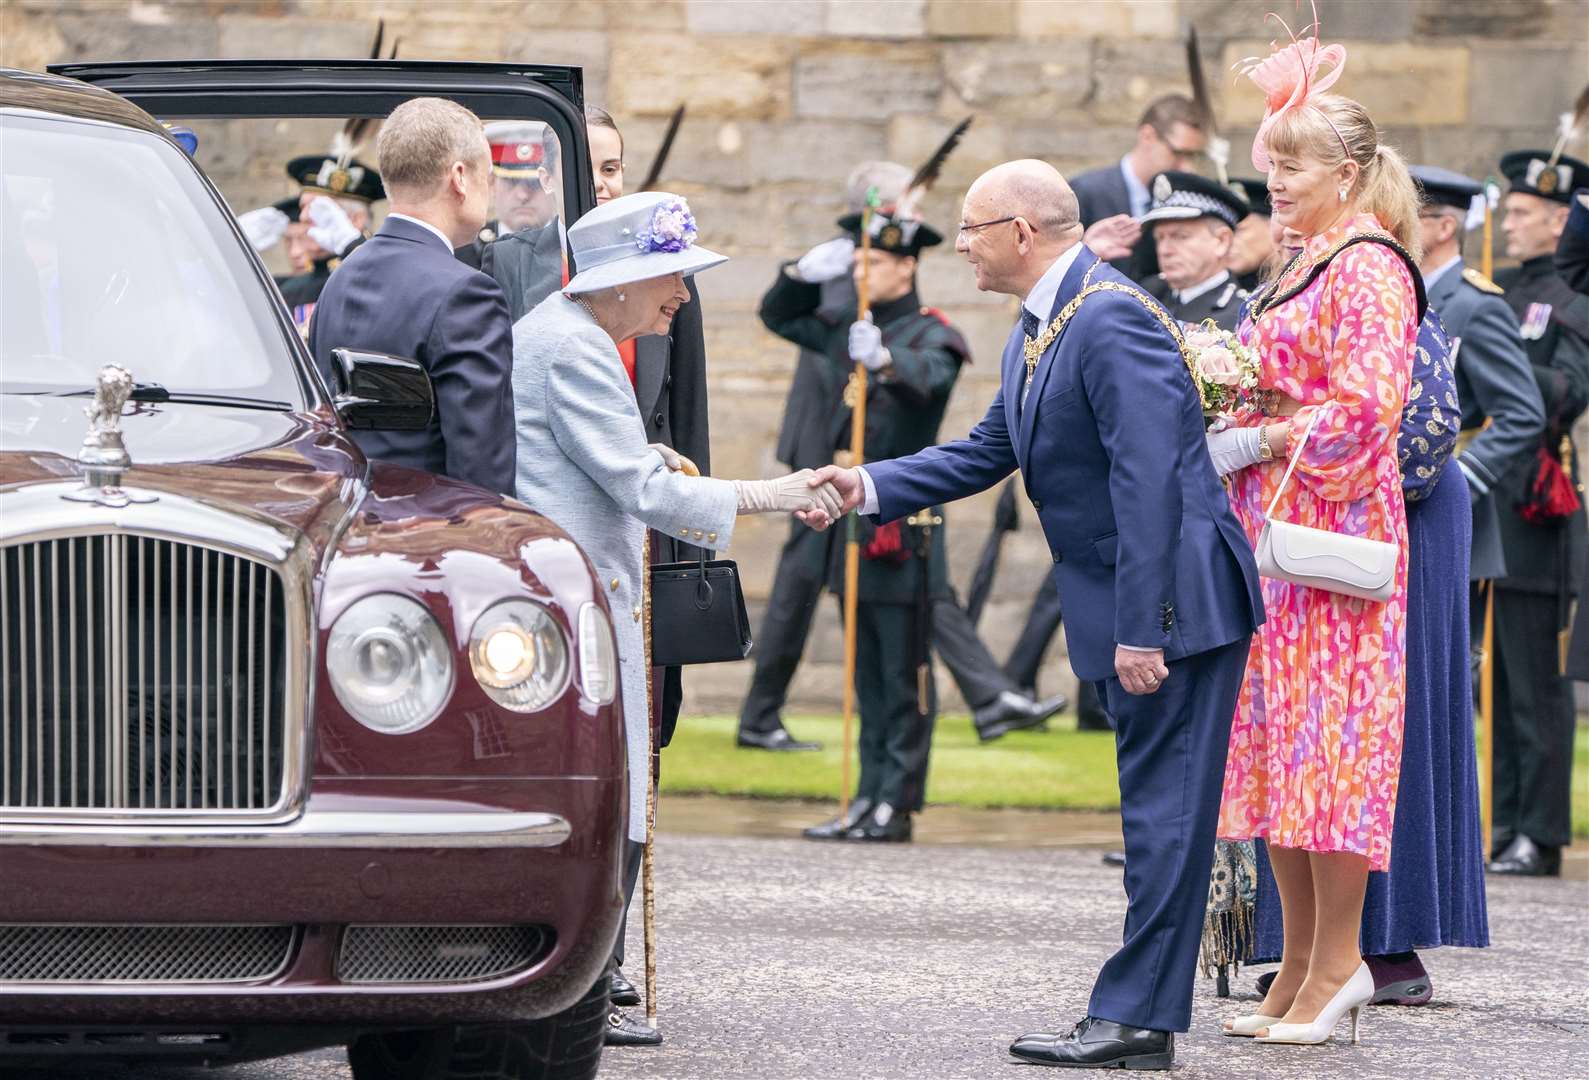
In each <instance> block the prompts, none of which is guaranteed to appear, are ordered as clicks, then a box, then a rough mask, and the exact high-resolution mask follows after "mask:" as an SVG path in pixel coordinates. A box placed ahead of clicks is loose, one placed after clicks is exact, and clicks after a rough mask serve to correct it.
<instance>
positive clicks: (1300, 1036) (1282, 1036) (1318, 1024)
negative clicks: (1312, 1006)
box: [1254, 964, 1374, 1046]
mask: <svg viewBox="0 0 1589 1080" xmlns="http://www.w3.org/2000/svg"><path fill="white" fill-rule="evenodd" d="M1373 999H1374V976H1373V973H1372V972H1370V971H1369V970H1368V965H1367V964H1358V965H1357V970H1356V971H1354V972H1353V973H1352V977H1351V978H1350V979H1347V980H1346V985H1345V986H1343V987H1341V988H1340V989H1339V990H1337V991H1336V992H1335V996H1334V997H1332V998H1330V1000H1329V1003H1328V1004H1326V1005H1325V1006H1324V1008H1323V1009H1322V1010H1321V1011H1320V1012H1319V1015H1318V1016H1316V1017H1314V1019H1313V1022H1312V1023H1311V1024H1273V1025H1271V1026H1270V1028H1269V1034H1267V1035H1257V1036H1255V1037H1254V1041H1255V1042H1261V1043H1286V1044H1292V1045H1303V1046H1314V1045H1317V1044H1319V1043H1322V1042H1328V1041H1329V1040H1330V1036H1332V1035H1334V1034H1335V1025H1337V1024H1339V1023H1340V1022H1341V1017H1342V1016H1344V1015H1346V1014H1347V1013H1351V1014H1352V1043H1353V1044H1354V1045H1355V1044H1356V1043H1357V1016H1358V1014H1359V1013H1360V1012H1362V1010H1363V1006H1364V1005H1367V1004H1368V1003H1369V1002H1370V1001H1372V1000H1373Z"/></svg>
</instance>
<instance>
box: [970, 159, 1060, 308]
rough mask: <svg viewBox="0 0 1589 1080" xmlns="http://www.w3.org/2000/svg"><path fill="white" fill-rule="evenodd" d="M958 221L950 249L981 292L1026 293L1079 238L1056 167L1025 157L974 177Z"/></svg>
mask: <svg viewBox="0 0 1589 1080" xmlns="http://www.w3.org/2000/svg"><path fill="white" fill-rule="evenodd" d="M960 221H961V228H960V232H959V233H958V235H957V237H956V239H955V250H956V251H958V252H960V254H962V255H964V256H965V259H966V261H967V262H968V263H970V264H971V268H972V269H973V270H974V271H975V272H976V275H977V288H979V289H982V290H984V291H986V292H1000V293H1007V294H1009V295H1011V296H1025V295H1026V294H1027V293H1028V292H1030V291H1031V289H1032V287H1033V286H1034V285H1035V284H1036V283H1037V280H1038V279H1039V278H1041V277H1042V276H1043V273H1044V271H1046V270H1047V269H1048V268H1049V267H1050V266H1052V265H1053V264H1054V260H1056V259H1058V258H1059V257H1060V256H1061V255H1063V254H1064V253H1065V252H1066V251H1067V250H1068V249H1070V248H1071V247H1073V246H1075V245H1076V244H1077V243H1079V242H1080V241H1081V231H1082V230H1081V213H1080V210H1079V209H1078V207H1077V204H1076V193H1075V192H1074V191H1071V190H1070V185H1069V184H1067V183H1065V178H1064V177H1063V176H1061V175H1060V174H1059V170H1058V169H1056V168H1054V167H1053V166H1052V165H1050V164H1048V163H1047V162H1046V161H1037V160H1034V159H1030V158H1028V159H1026V160H1023V161H1007V162H1005V163H1004V164H1003V165H997V166H994V167H993V168H991V169H989V170H988V171H987V172H985V173H983V174H982V175H981V176H979V177H977V179H976V181H975V182H974V183H972V185H971V187H970V189H969V190H967V192H966V197H965V205H964V206H963V208H962V209H961V213H960ZM967 226H970V228H967Z"/></svg>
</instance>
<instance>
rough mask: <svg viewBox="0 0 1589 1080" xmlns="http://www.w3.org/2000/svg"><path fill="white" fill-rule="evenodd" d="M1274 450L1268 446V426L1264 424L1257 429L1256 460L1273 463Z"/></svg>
mask: <svg viewBox="0 0 1589 1080" xmlns="http://www.w3.org/2000/svg"><path fill="white" fill-rule="evenodd" d="M1274 457H1275V454H1274V449H1273V448H1272V447H1270V445H1269V425H1268V424H1264V425H1262V426H1261V427H1259V428H1258V460H1259V461H1273V460H1274Z"/></svg>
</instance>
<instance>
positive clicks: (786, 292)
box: [761, 272, 971, 604]
mask: <svg viewBox="0 0 1589 1080" xmlns="http://www.w3.org/2000/svg"><path fill="white" fill-rule="evenodd" d="M819 308H821V310H820V311H819ZM761 321H762V322H763V323H765V324H766V325H767V328H768V329H769V330H771V331H772V332H773V333H775V334H777V335H778V336H780V337H782V338H786V339H787V340H789V341H792V342H794V343H795V344H796V345H799V346H801V347H803V348H807V349H811V350H812V351H814V352H819V353H821V354H822V355H824V356H826V357H827V358H828V360H829V361H830V370H829V371H828V373H827V376H826V382H825V392H826V395H827V400H828V401H829V402H830V403H831V405H830V407H831V410H832V411H831V416H832V419H831V421H830V423H829V427H828V433H829V445H830V446H831V447H832V448H833V450H834V452H835V454H837V453H838V452H839V451H841V450H844V451H847V450H848V449H849V447H850V424H851V417H852V413H851V409H850V406H849V405H848V404H847V403H846V402H845V399H844V397H845V395H844V391H845V388H846V386H847V384H848V380H849V377H850V373H851V371H853V370H854V366H855V365H854V364H853V363H852V362H851V360H850V356H849V332H850V324H851V323H852V322H854V321H855V312H854V310H853V309H852V310H848V311H842V312H839V311H832V310H829V309H828V308H823V307H822V287H821V286H820V285H808V284H806V283H804V282H800V281H796V280H794V279H793V278H791V277H790V276H789V275H788V274H787V273H783V272H780V273H779V275H778V281H777V282H776V283H774V285H773V287H772V288H771V289H769V290H768V291H767V294H766V295H765V296H764V297H762V301H761ZM872 321H873V322H875V323H876V324H877V326H878V328H879V329H881V330H882V332H883V345H884V346H885V347H886V348H887V349H888V351H889V353H890V355H892V357H893V364H892V367H891V368H887V369H884V370H883V371H879V372H873V373H871V374H870V375H869V377H868V378H867V394H866V459H867V460H868V461H877V460H881V459H883V458H895V457H903V456H905V455H906V454H914V453H915V452H916V451H917V450H920V449H922V448H923V447H927V446H931V445H933V444H934V443H936V442H937V441H938V427H939V425H940V424H941V423H942V422H943V414H944V409H945V408H946V407H947V406H948V404H949V393H950V391H951V390H953V389H954V384H955V380H956V379H957V378H959V377H960V365H961V364H963V363H965V362H966V361H967V360H969V359H970V356H971V350H970V348H969V346H967V345H966V341H965V338H963V337H962V336H961V335H960V332H959V331H958V330H956V329H955V328H954V327H953V326H951V325H949V323H948V321H947V320H946V319H944V317H943V316H942V315H940V314H938V313H937V312H935V311H932V310H931V309H929V308H924V307H922V306H921V301H920V300H919V299H917V297H916V293H915V291H914V290H912V291H911V292H909V293H907V294H906V295H904V296H902V297H900V298H899V299H898V300H891V301H889V302H888V303H886V304H878V305H876V306H874V307H873V309H872ZM935 513H938V514H939V516H942V512H941V511H935ZM844 533H845V530H844V528H843V527H840V528H836V529H834V530H833V535H834V536H836V537H840V538H842V537H843V536H844ZM876 533H877V530H876V528H875V527H874V526H872V525H871V524H869V523H865V522H863V523H862V533H861V541H862V543H863V545H866V544H869V543H870V542H871V541H872V540H873V539H875V538H876ZM943 537H944V531H943V529H942V528H941V527H940V528H936V529H934V530H933V531H932V555H931V557H930V560H929V564H928V565H929V570H930V575H929V579H928V587H929V591H930V592H931V593H932V594H934V595H942V594H944V593H946V592H947V589H948V579H947V576H946V570H945V564H944V555H943ZM900 539H901V542H902V545H903V551H902V552H901V553H900V554H901V557H900V558H899V559H898V560H895V559H886V558H870V559H869V558H863V559H862V560H861V596H860V598H861V599H862V600H864V601H867V602H870V603H883V604H910V603H915V602H916V600H917V598H918V593H919V590H920V582H921V567H920V565H919V564H918V563H917V562H916V558H917V555H916V552H917V549H918V547H919V546H920V537H919V535H917V530H916V529H914V528H912V527H910V526H903V527H902V535H901V537H900ZM885 542H886V538H885ZM834 548H835V562H836V565H837V566H838V567H840V568H841V569H840V571H839V576H838V580H837V581H836V582H835V585H836V586H841V585H842V581H843V579H842V558H841V557H840V556H841V554H842V549H843V543H842V540H840V541H838V542H835V544H834Z"/></svg>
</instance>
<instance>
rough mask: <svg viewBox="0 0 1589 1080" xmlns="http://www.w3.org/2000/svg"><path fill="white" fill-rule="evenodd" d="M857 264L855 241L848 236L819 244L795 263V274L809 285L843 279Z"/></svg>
mask: <svg viewBox="0 0 1589 1080" xmlns="http://www.w3.org/2000/svg"><path fill="white" fill-rule="evenodd" d="M854 263H855V241H854V240H851V239H850V238H849V237H848V236H841V237H838V238H837V239H834V240H829V241H827V242H825V243H821V244H818V245H817V246H816V247H814V248H812V249H811V250H810V251H808V252H806V253H805V254H804V255H802V256H800V261H799V262H797V263H795V273H796V274H797V275H798V276H799V278H800V280H801V281H804V282H805V283H806V284H808V285H820V284H822V283H823V282H824V281H832V280H833V279H834V278H841V277H843V276H844V275H845V274H848V273H849V272H850V267H851V266H853V265H854Z"/></svg>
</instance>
